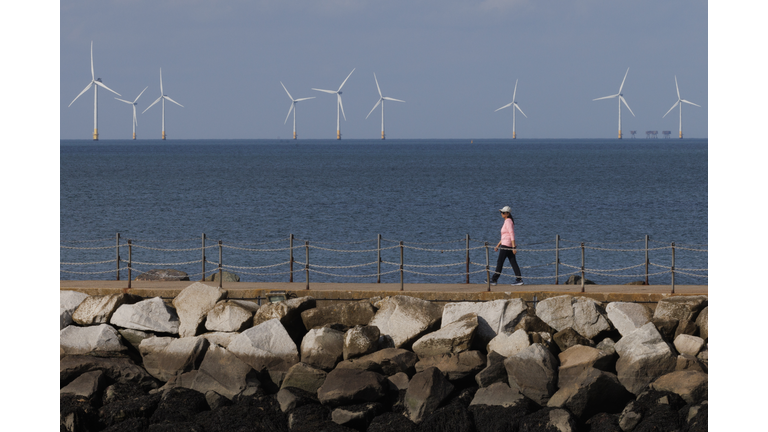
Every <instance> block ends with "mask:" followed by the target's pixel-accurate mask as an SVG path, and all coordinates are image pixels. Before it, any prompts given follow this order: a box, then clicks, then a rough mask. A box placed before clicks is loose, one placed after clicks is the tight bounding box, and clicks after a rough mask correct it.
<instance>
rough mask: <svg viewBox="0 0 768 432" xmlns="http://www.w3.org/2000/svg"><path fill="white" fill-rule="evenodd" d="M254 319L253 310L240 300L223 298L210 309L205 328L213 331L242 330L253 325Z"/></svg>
mask: <svg viewBox="0 0 768 432" xmlns="http://www.w3.org/2000/svg"><path fill="white" fill-rule="evenodd" d="M257 310H258V307H257ZM252 319H253V311H251V310H249V309H248V308H246V307H244V306H243V305H241V304H240V303H239V302H235V301H232V300H223V301H220V302H218V303H216V306H214V307H213V309H211V310H210V311H208V314H207V315H206V318H205V328H206V329H207V330H208V331H212V332H240V331H243V330H245V329H247V328H248V327H250V326H251V322H252Z"/></svg>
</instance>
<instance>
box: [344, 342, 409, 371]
mask: <svg viewBox="0 0 768 432" xmlns="http://www.w3.org/2000/svg"><path fill="white" fill-rule="evenodd" d="M418 361H419V356H417V355H416V354H414V353H413V352H411V351H408V350H405V349H401V348H384V349H382V350H379V351H376V352H374V353H371V354H368V355H365V356H363V357H359V358H356V359H352V360H345V361H343V362H340V363H339V364H338V365H336V368H337V369H340V368H345V369H350V368H351V369H370V368H374V369H377V370H379V371H381V373H382V374H383V375H384V376H392V375H394V374H396V373H398V372H404V373H406V374H407V375H409V376H411V375H413V374H414V373H416V369H415V366H416V363H417V362H418Z"/></svg>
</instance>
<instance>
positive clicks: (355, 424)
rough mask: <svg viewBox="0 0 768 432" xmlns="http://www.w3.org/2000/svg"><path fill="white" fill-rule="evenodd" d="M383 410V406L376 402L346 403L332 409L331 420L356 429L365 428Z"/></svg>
mask: <svg viewBox="0 0 768 432" xmlns="http://www.w3.org/2000/svg"><path fill="white" fill-rule="evenodd" d="M382 412H384V406H383V405H382V404H380V403H378V402H370V403H365V404H358V405H347V406H344V407H339V408H336V409H335V410H333V412H332V413H331V420H333V422H334V423H337V424H340V425H344V426H347V427H350V428H352V429H356V430H366V429H368V425H369V424H370V423H371V420H373V418H374V417H376V416H377V415H379V414H381V413H382Z"/></svg>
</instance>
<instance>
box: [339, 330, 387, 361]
mask: <svg viewBox="0 0 768 432" xmlns="http://www.w3.org/2000/svg"><path fill="white" fill-rule="evenodd" d="M380 336H381V332H379V328H378V327H376V326H369V325H366V326H362V325H356V326H354V327H352V328H351V329H349V330H347V332H346V333H344V351H343V355H344V360H349V359H351V358H355V357H360V356H364V355H367V354H371V353H373V352H376V350H378V349H379V337H380Z"/></svg>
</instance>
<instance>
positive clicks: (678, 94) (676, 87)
mask: <svg viewBox="0 0 768 432" xmlns="http://www.w3.org/2000/svg"><path fill="white" fill-rule="evenodd" d="M675 90H677V99H680V87H678V86H677V75H675Z"/></svg>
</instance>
